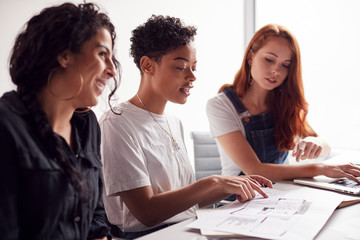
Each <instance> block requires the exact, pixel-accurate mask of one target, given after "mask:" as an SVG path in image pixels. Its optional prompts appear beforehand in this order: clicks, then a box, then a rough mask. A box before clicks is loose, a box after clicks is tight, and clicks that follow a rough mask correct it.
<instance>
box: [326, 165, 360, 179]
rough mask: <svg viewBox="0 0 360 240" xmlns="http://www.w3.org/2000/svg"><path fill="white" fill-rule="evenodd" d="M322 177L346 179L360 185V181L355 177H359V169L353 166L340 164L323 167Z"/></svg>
mask: <svg viewBox="0 0 360 240" xmlns="http://www.w3.org/2000/svg"><path fill="white" fill-rule="evenodd" d="M323 167H324V170H323V173H321V174H323V175H325V176H327V177H331V178H341V177H346V178H348V179H351V180H353V181H355V182H357V183H359V184H360V180H359V179H357V177H360V167H359V166H357V165H355V164H353V163H347V164H341V165H325V164H324V165H323Z"/></svg>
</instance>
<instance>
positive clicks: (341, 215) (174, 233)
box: [138, 181, 360, 240]
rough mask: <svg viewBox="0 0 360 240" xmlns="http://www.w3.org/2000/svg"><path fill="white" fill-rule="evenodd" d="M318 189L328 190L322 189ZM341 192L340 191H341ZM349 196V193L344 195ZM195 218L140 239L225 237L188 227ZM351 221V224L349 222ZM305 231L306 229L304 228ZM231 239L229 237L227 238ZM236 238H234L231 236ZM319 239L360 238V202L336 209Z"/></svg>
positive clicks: (286, 186) (284, 185)
mask: <svg viewBox="0 0 360 240" xmlns="http://www.w3.org/2000/svg"><path fill="white" fill-rule="evenodd" d="M303 187H305V186H300V185H297V184H294V183H293V182H292V181H282V182H279V183H276V184H275V185H274V188H275V189H279V190H290V189H297V188H303ZM318 191H327V190H321V189H319V190H318ZM339 194H340V193H339ZM344 196H347V195H344ZM194 220H195V218H192V219H188V220H186V221H183V222H180V223H178V224H175V225H173V226H170V227H167V228H165V229H161V230H159V231H157V232H154V233H151V234H148V235H146V236H143V237H141V238H138V239H139V240H165V239H166V240H206V239H208V240H215V239H225V238H215V237H206V236H202V235H201V234H200V231H199V230H197V229H191V228H188V227H186V225H188V224H189V223H191V222H192V221H194ZM349 223H350V224H349ZM304 231H306V230H305V229H304ZM227 239H229V238H227ZM231 239H234V238H231ZM240 239H256V238H250V237H249V238H240ZM316 239H318V240H320V239H321V240H329V239H330V240H331V239H349V240H351V239H354V240H355V239H360V203H357V204H354V205H351V206H348V207H344V208H340V209H336V210H335V212H334V213H333V214H332V216H331V217H330V219H329V221H328V222H327V223H326V224H325V226H324V228H323V229H322V230H321V231H320V233H319V234H318V235H317V237H316Z"/></svg>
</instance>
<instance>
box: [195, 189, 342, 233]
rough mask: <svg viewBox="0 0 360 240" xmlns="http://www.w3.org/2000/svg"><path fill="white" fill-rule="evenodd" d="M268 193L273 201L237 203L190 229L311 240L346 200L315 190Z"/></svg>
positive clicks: (259, 196) (268, 190)
mask: <svg viewBox="0 0 360 240" xmlns="http://www.w3.org/2000/svg"><path fill="white" fill-rule="evenodd" d="M265 191H266V193H267V194H268V195H269V198H266V199H264V198H263V197H262V196H261V195H258V196H257V197H256V198H254V199H253V200H251V201H248V202H245V203H240V202H237V201H236V202H234V203H231V204H229V205H227V206H226V207H224V208H219V209H217V210H214V211H213V212H211V213H209V214H207V215H206V217H205V216H202V217H201V218H199V219H198V220H196V221H194V222H193V223H191V224H189V225H188V227H191V228H199V229H202V230H208V231H220V232H227V233H232V234H239V235H247V236H254V237H261V238H268V239H311V238H314V237H315V236H316V234H317V233H318V232H319V231H320V229H321V228H322V227H323V225H324V224H325V223H326V221H327V219H328V218H329V217H330V215H331V214H332V212H333V211H334V210H335V208H336V207H337V206H338V205H339V203H340V202H341V201H342V198H343V197H342V196H340V197H339V195H334V194H332V193H328V192H326V191H315V192H313V189H299V190H295V191H290V192H283V191H279V190H276V189H269V188H267V189H265ZM304 196H306V197H304ZM324 199H326V204H324ZM305 229H306V231H304V230H305ZM205 232H206V231H205ZM220 235H221V234H220Z"/></svg>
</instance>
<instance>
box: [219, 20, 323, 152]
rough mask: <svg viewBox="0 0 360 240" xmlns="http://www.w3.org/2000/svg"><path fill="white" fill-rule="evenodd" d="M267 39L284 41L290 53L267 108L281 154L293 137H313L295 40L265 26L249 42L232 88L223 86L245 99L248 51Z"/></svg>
mask: <svg viewBox="0 0 360 240" xmlns="http://www.w3.org/2000/svg"><path fill="white" fill-rule="evenodd" d="M270 37H280V38H285V39H286V40H288V42H289V47H290V49H291V51H292V56H291V64H290V66H289V72H288V76H287V78H286V79H285V81H284V82H283V84H282V85H281V86H279V87H277V88H276V89H273V90H272V91H270V93H269V96H268V101H269V106H270V107H271V112H272V114H273V118H274V122H275V129H274V137H275V141H276V145H277V148H278V149H279V150H280V151H283V150H290V149H293V148H294V146H295V143H294V140H295V138H296V137H307V136H316V133H315V132H314V131H313V130H312V128H311V127H310V126H309V124H308V123H307V121H306V115H307V113H308V103H307V102H306V100H305V97H304V87H303V82H302V74H301V60H300V48H299V44H298V42H297V40H296V38H295V36H294V35H293V34H292V33H291V32H290V31H289V30H288V29H286V28H285V27H283V26H279V25H275V24H268V25H266V26H264V27H262V28H261V29H260V30H258V31H257V32H256V33H255V34H254V36H253V38H252V39H251V41H250V43H249V45H248V47H247V49H246V51H245V57H244V59H243V62H242V65H241V68H240V70H239V71H238V72H237V73H236V75H235V79H234V82H233V84H225V85H223V86H222V87H221V88H220V90H219V92H221V91H222V90H223V89H224V88H225V87H232V88H233V89H234V90H235V92H236V94H237V95H238V96H239V97H243V96H245V93H246V91H247V90H248V89H249V87H250V83H249V81H248V77H249V73H250V65H249V63H248V56H249V53H250V51H253V52H254V53H256V52H257V51H258V50H259V49H260V48H261V47H262V46H263V45H264V44H265V43H266V41H267V40H268V39H269V38H270Z"/></svg>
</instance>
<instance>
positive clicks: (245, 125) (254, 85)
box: [207, 24, 360, 182]
mask: <svg viewBox="0 0 360 240" xmlns="http://www.w3.org/2000/svg"><path fill="white" fill-rule="evenodd" d="M307 111H308V104H307V102H306V100H305V98H304V90H303V83H302V76H301V61H300V50H299V45H298V43H297V41H296V39H295V37H294V35H293V34H292V33H291V32H290V31H288V30H287V29H286V28H284V27H282V26H278V25H274V24H269V25H266V26H264V27H263V28H261V29H260V30H259V31H257V32H256V33H255V35H254V37H253V38H252V40H251V41H250V43H249V46H248V47H247V49H246V52H245V57H244V60H243V63H242V66H241V68H240V70H239V71H238V73H237V74H236V76H235V80H234V82H233V84H225V85H224V86H222V87H221V88H220V91H219V94H218V95H217V96H215V97H214V98H211V99H210V100H209V101H208V103H207V115H208V119H209V123H210V130H211V135H212V136H213V137H215V138H216V140H217V143H218V146H219V152H220V156H221V164H222V174H223V175H230V176H231V175H232V176H234V175H242V174H246V175H248V174H258V175H262V176H265V177H267V178H269V179H271V180H273V181H278V180H284V179H293V178H298V177H313V176H316V175H326V176H328V177H347V178H349V179H352V180H355V181H357V182H359V181H358V180H357V179H356V177H358V176H360V171H359V170H360V168H359V167H357V166H355V165H353V164H343V165H336V166H329V165H325V164H322V163H316V164H306V165H285V164H284V165H283V164H282V163H283V162H284V160H285V159H286V157H287V155H288V151H289V150H293V153H292V155H293V156H294V157H295V158H296V161H299V160H305V159H315V158H320V157H327V156H328V155H329V153H330V147H329V145H328V144H327V143H326V142H325V141H323V140H321V139H320V138H318V137H317V134H316V133H315V132H314V130H313V129H312V128H311V127H310V126H309V124H308V123H307V121H306V115H307Z"/></svg>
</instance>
